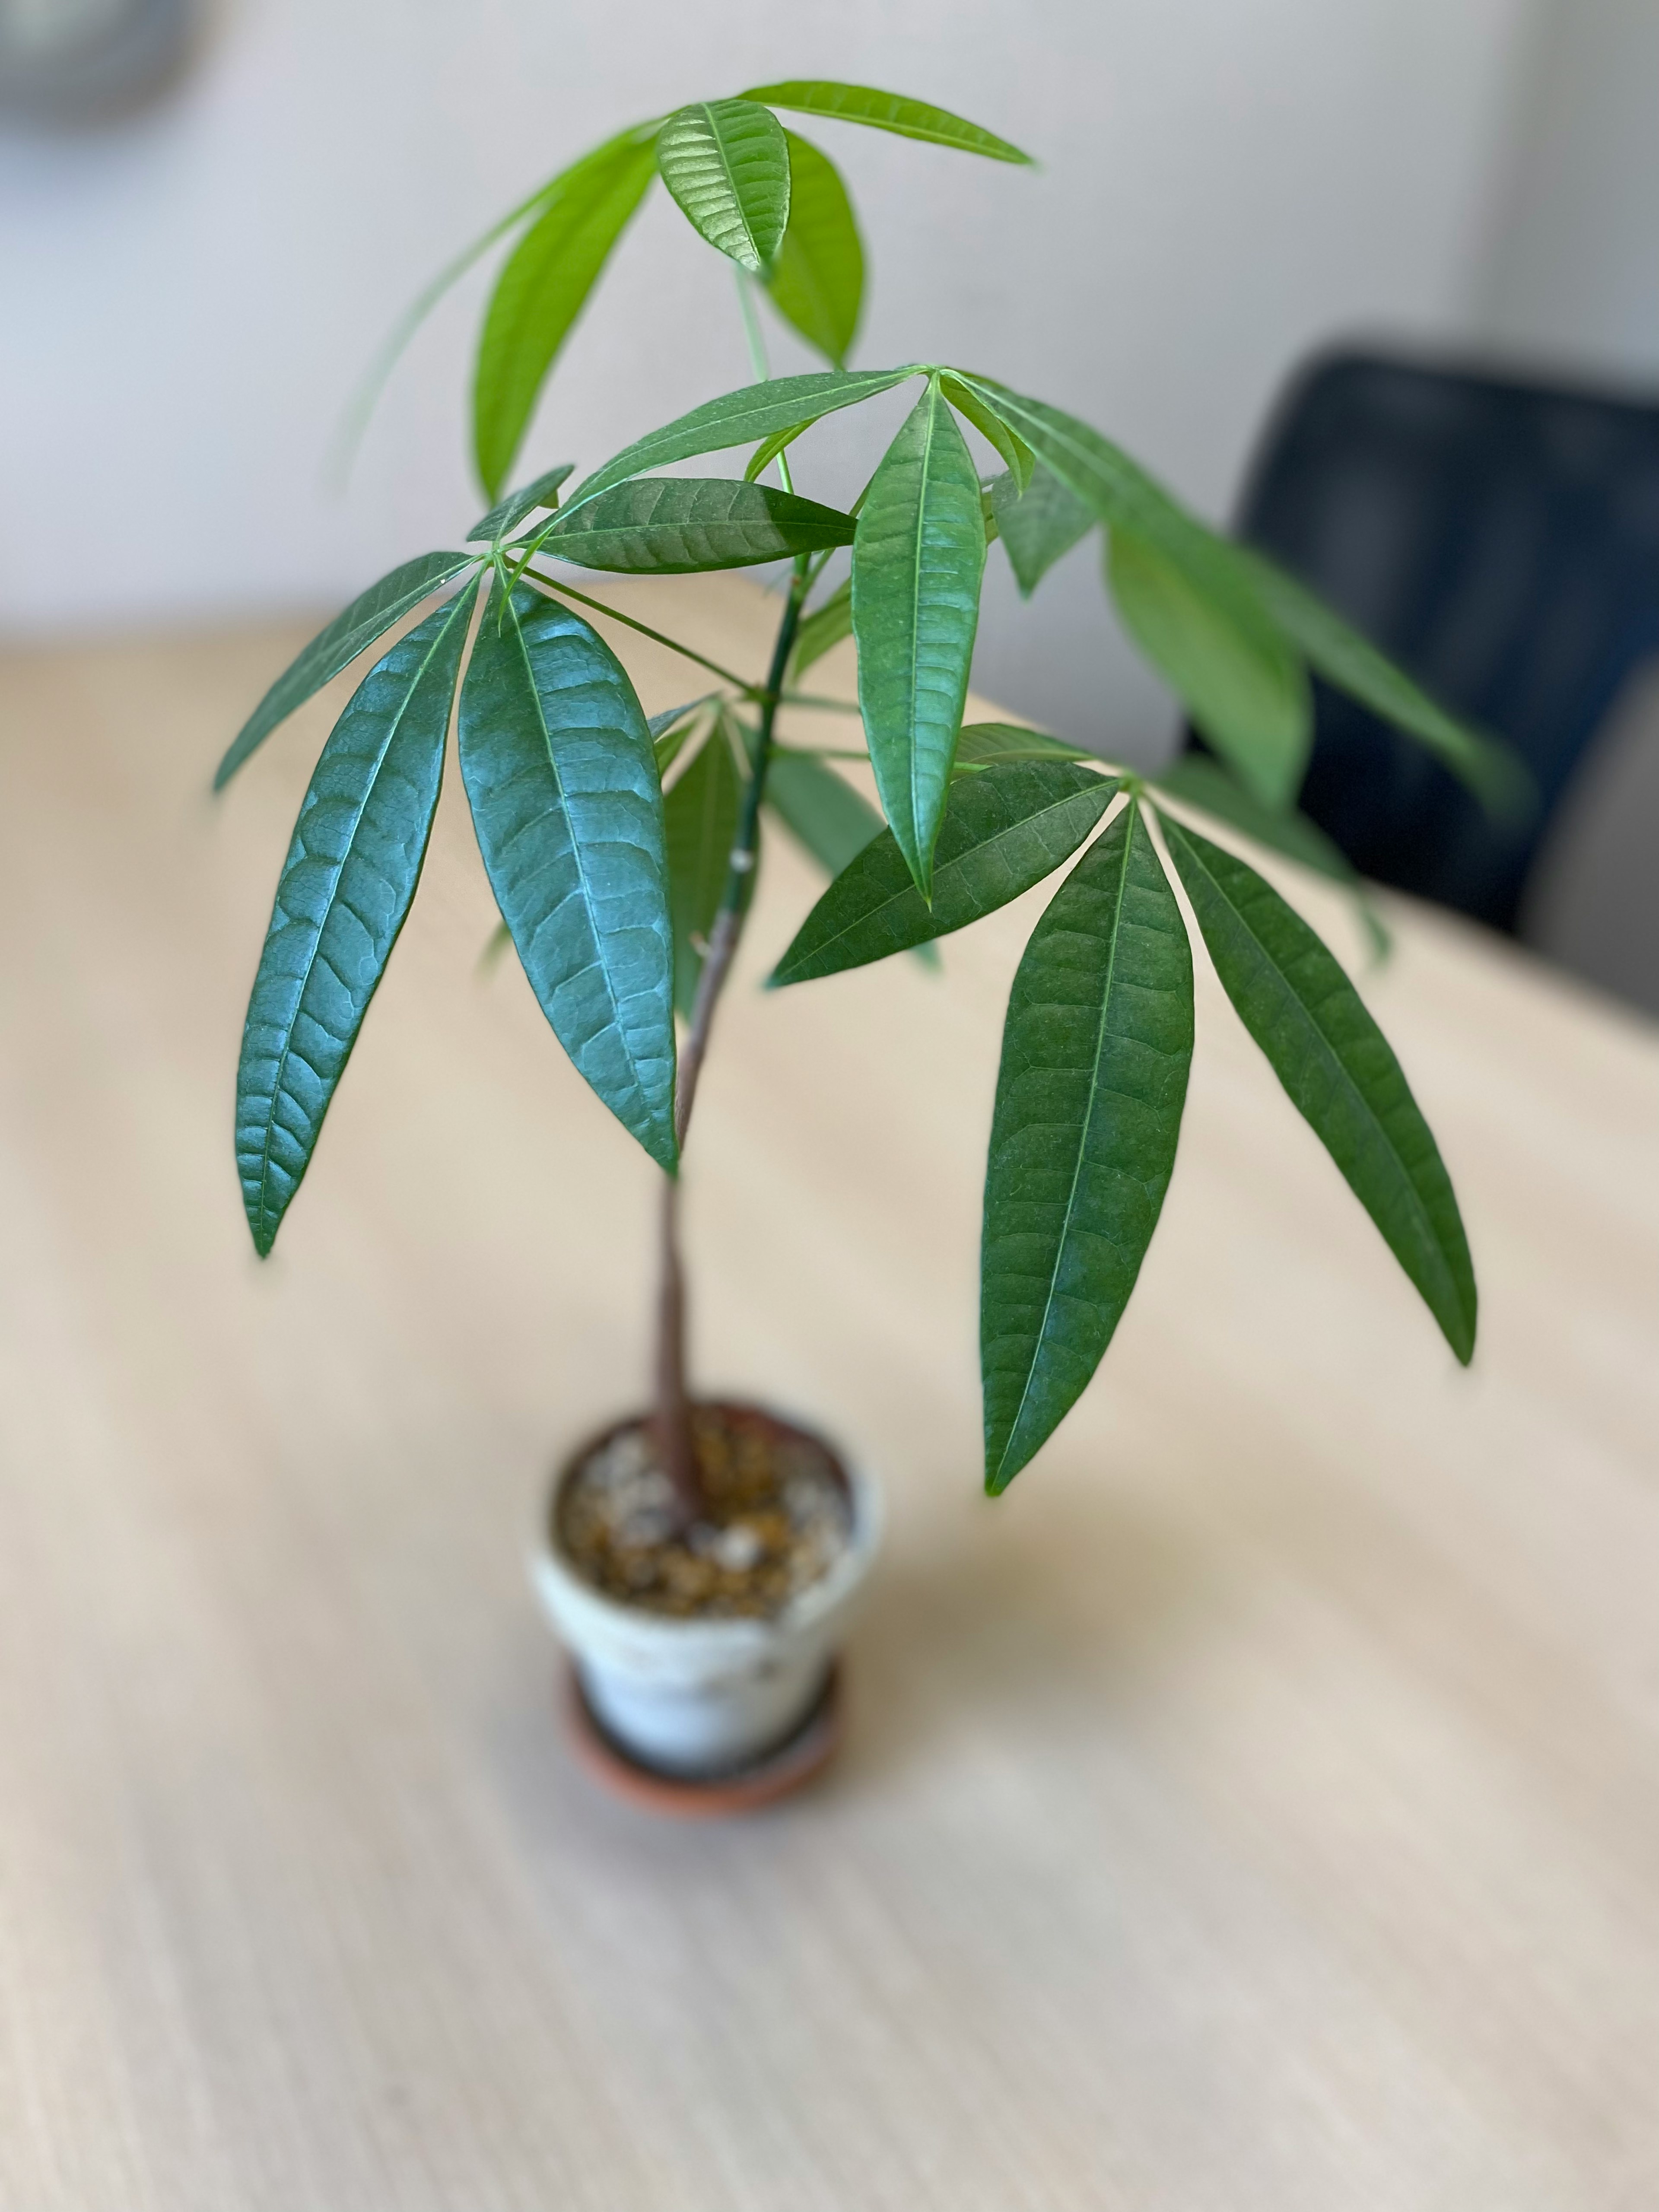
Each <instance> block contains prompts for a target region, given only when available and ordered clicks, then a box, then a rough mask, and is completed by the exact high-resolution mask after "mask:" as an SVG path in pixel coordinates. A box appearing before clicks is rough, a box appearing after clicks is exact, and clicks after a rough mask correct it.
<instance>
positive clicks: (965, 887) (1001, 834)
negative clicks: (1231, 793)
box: [771, 761, 1119, 984]
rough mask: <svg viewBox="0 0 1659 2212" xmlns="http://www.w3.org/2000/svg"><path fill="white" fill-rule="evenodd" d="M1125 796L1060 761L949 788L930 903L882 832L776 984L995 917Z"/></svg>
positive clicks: (824, 904) (783, 965) (841, 878)
mask: <svg viewBox="0 0 1659 2212" xmlns="http://www.w3.org/2000/svg"><path fill="white" fill-rule="evenodd" d="M1118 789H1119V786H1118V784H1117V782H1116V781H1115V779H1114V778H1112V777H1110V776H1102V775H1095V774H1093V773H1092V772H1091V770H1090V769H1084V768H1075V767H1073V766H1071V765H1070V764H1069V763H1065V762H1059V761H1057V762H1050V763H1044V764H1043V765H1042V766H1036V765H1029V766H1024V767H1019V766H1012V767H1002V768H987V769H986V770H985V771H984V772H983V774H982V775H975V776H971V777H969V778H966V779H965V780H964V781H963V782H961V783H959V784H957V785H955V786H953V787H952V788H951V795H950V797H949V799H947V801H946V803H945V818H944V820H943V821H942V822H941V823H940V824H939V844H938V846H937V847H936V848H935V850H934V854H933V905H932V906H931V907H929V906H928V904H927V901H926V900H925V899H924V898H923V897H922V896H921V892H920V891H919V890H917V889H916V887H915V882H914V881H913V880H912V878H911V875H910V871H909V869H908V866H906V865H905V860H904V855H903V854H902V853H901V852H900V850H899V848H898V846H897V843H896V842H895V839H894V836H893V833H892V831H891V830H890V829H886V830H884V831H883V832H882V834H881V836H879V837H877V838H875V839H874V840H873V841H872V842H871V843H870V844H868V845H866V847H865V848H864V849H863V851H862V852H860V853H859V854H856V855H855V856H854V859H853V860H850V861H849V862H848V864H847V866H845V868H844V869H843V870H842V872H840V873H839V874H838V875H837V876H836V880H835V881H834V883H832V884H830V886H829V890H827V891H825V893H824V895H823V897H822V898H821V899H820V900H819V901H818V902H817V905H816V906H815V907H814V908H813V909H812V911H811V914H809V915H807V917H806V920H805V921H804V922H803V923H802V924H801V927H800V929H799V933H798V934H797V936H796V938H795V941H794V943H793V945H791V946H790V947H789V950H788V951H787V952H786V953H785V954H784V956H783V957H782V959H781V961H780V962H779V963H778V965H777V968H776V969H775V972H774V974H773V976H772V979H771V980H772V981H773V982H774V983H775V984H785V983H805V982H806V981H809V980H810V979H811V978H812V977H814V976H817V975H837V974H839V973H840V971H841V970H842V969H845V968H862V967H864V966H866V964H867V963H869V962H870V961H872V960H884V959H885V958H886V957H887V956H888V955H889V953H891V952H902V951H905V950H906V949H907V948H908V946H911V945H922V944H926V943H927V942H928V941H929V940H930V939H933V938H936V937H944V936H946V935H948V934H949V933H950V932H951V931H952V930H956V929H963V928H965V927H967V926H968V924H969V922H972V921H979V920H980V918H981V915H987V914H994V913H995V911H996V909H997V908H999V907H1000V906H1006V905H1007V903H1008V902H1009V900H1010V899H1016V898H1018V897H1019V896H1020V894H1021V893H1022V892H1023V891H1028V890H1030V888H1031V886H1032V884H1040V883H1041V882H1042V878H1044V877H1045V876H1047V875H1050V874H1052V873H1053V872H1054V869H1056V868H1057V867H1059V866H1060V863H1061V861H1062V860H1067V859H1069V858H1070V856H1071V855H1072V854H1073V853H1074V852H1076V850H1077V848H1078V847H1079V845H1080V844H1081V843H1082V842H1083V841H1084V839H1085V837H1086V836H1088V835H1089V833H1090V831H1091V829H1093V828H1094V826H1095V824H1096V823H1097V822H1098V821H1099V819H1100V817H1101V816H1102V815H1103V813H1104V812H1105V811H1106V809H1107V808H1108V807H1109V805H1111V803H1112V801H1113V799H1115V797H1116V795H1117V792H1118Z"/></svg>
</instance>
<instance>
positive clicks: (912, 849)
mask: <svg viewBox="0 0 1659 2212" xmlns="http://www.w3.org/2000/svg"><path fill="white" fill-rule="evenodd" d="M984 567H985V527H984V524H983V522H982V520H981V515H980V501H979V478H978V477H977V476H976V475H975V472H974V463H973V457H972V455H971V454H970V453H969V451H968V447H967V446H966V444H965V443H964V441H963V435H962V433H961V431H960V430H959V429H958V428H957V422H956V417H955V416H953V415H952V414H951V410H950V408H949V406H948V405H947V404H945V399H944V398H943V397H942V396H941V394H940V392H939V386H938V384H937V383H936V382H934V381H933V380H929V382H928V386H927V390H926V391H925V392H923V393H922V395H921V399H920V400H919V401H918V402H917V403H916V405H915V408H914V409H913V410H912V411H911V413H910V415H909V416H908V417H907V419H906V421H905V422H904V423H903V424H902V427H901V428H900V430H899V434H898V435H897V437H896V438H895V439H894V441H893V442H892V444H891V445H890V447H888V449H887V452H886V453H885V454H884V457H883V459H882V462H881V465H880V466H879V467H878V469H877V471H876V473H875V475H874V477H872V479H871V483H870V489H869V491H868V492H867V494H866V496H865V501H864V505H863V507H862V508H861V509H860V513H859V519H858V535H857V537H856V538H854V541H853V634H854V636H855V637H856V638H857V640H858V648H859V705H860V709H861V710H862V713H863V715H864V727H865V734H866V737H867V738H868V740H869V745H870V761H871V765H872V767H873V769H875V772H876V787H877V789H878V791H879V792H880V793H881V799H882V805H884V807H885V809H886V811H887V819H888V820H889V822H890V823H892V825H893V835H894V836H896V838H897V840H898V842H899V849H900V851H901V852H902V854H904V857H905V859H906V860H908V863H909V866H910V872H911V873H912V874H913V875H914V876H915V879H916V882H917V884H918V885H919V886H920V887H921V892H922V896H924V897H926V896H927V889H928V884H929V880H930V878H931V875H932V870H933V840H934V839H935V837H937V836H938V835H939V817H940V814H941V812H942V811H943V809H944V805H945V793H946V792H947V791H948V790H949V789H950V787H951V758H952V757H953V755H954V753H955V751H956V742H957V730H958V728H959V727H960V726H961V723H962V709H963V701H964V700H965V699H966V697H967V696H968V670H969V663H970V662H971V660H972V659H973V653H974V632H975V628H976V627H977V624H978V622H979V587H980V578H981V574H982V573H983V571H984Z"/></svg>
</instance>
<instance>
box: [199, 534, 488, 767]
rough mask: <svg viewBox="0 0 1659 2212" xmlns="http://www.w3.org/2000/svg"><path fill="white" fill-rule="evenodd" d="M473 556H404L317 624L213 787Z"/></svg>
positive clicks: (242, 732)
mask: <svg viewBox="0 0 1659 2212" xmlns="http://www.w3.org/2000/svg"><path fill="white" fill-rule="evenodd" d="M475 557H476V556H473V555H471V554H470V553H422V555H421V556H419V558H418V559H416V560H414V561H405V562H404V564H403V566H402V568H394V569H393V570H392V574H390V575H389V576H382V577H381V579H380V582H379V583H378V584H371V585H370V586H369V587H368V590H367V591H366V592H360V593H359V595H358V596H357V598H356V599H354V600H353V601H352V602H351V605H349V607H347V608H346V610H345V611H344V612H343V614H337V615H336V617H334V619H333V621H332V622H331V623H330V624H329V625H328V628H327V629H322V630H319V631H318V633H317V635H316V636H315V637H313V639H312V641H311V642H310V644H309V645H308V646H307V647H306V649H305V651H304V652H303V653H301V655H300V656H299V658H298V659H296V660H294V661H292V662H290V664H289V666H288V667H287V668H285V669H284V670H283V673H282V674H281V675H280V676H279V677H278V678H276V682H275V683H274V684H272V685H271V687H270V690H269V691H267V692H266V694H265V696H264V698H263V699H262V700H261V701H260V702H259V703H258V706H257V707H256V708H254V710H253V712H252V714H250V715H249V716H248V718H247V720H246V722H244V723H243V725H242V726H241V728H240V730H239V731H238V732H237V733H236V738H235V741H234V744H232V745H231V747H230V749H229V750H228V752H227V753H226V755H225V757H224V758H223V759H222V761H221V762H220V763H219V766H218V769H217V772H216V775H215V776H214V779H213V787H214V789H215V790H216V791H222V789H223V788H224V787H225V785H226V784H227V783H228V782H229V781H230V779H231V777H232V776H233V775H235V773H236V771H237V769H239V768H240V766H241V765H242V763H243V762H244V761H245V760H246V758H247V757H248V756H249V754H250V753H252V752H254V751H256V750H258V747H259V746H260V745H262V744H264V741H265V739H266V738H268V737H269V736H270V733H271V732H272V731H273V730H274V729H275V728H276V725H277V724H278V723H279V722H282V721H285V720H287V719H288V717H289V715H290V714H292V713H293V712H294V710H295V708H296V707H303V706H304V704H305V702H306V701H307V699H309V698H310V697H311V696H313V693H315V692H318V691H320V690H322V688H323V686H324V684H326V683H328V682H329V681H330V680H331V678H334V677H336V676H337V675H338V674H339V672H340V671H341V670H342V669H343V668H345V667H348V666H349V665H350V664H351V662H352V661H354V660H356V658H357V656H358V654H359V653H366V652H367V651H368V648H369V647H370V646H371V645H373V644H374V642H375V641H376V639H378V638H381V637H384V636H385V635H386V632H387V630H389V629H391V628H392V624H393V623H396V622H399V621H401V620H402V618H403V617H404V615H406V614H408V613H409V612H410V609H411V608H414V607H417V606H419V605H420V603H421V601H422V599H430V598H431V596H432V594H433V592H436V591H441V590H442V588H443V586H445V585H446V584H447V583H448V582H449V581H450V580H451V579H452V578H453V577H456V576H459V574H460V573H461V571H462V569H463V568H470V567H471V565H472V562H473V560H474V558H475Z"/></svg>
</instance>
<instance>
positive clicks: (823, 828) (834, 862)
mask: <svg viewBox="0 0 1659 2212" xmlns="http://www.w3.org/2000/svg"><path fill="white" fill-rule="evenodd" d="M766 804H767V805H768V806H769V807H770V808H771V810H772V811H773V813H775V815H776V816H777V817H778V819H779V821H780V822H781V823H782V824H783V826H784V828H785V829H787V830H788V831H789V832H790V834H791V836H793V837H794V838H796V839H797V840H798V841H799V843H800V844H802V845H804V846H805V848H806V850H807V852H808V853H810V854H811V857H812V858H813V859H814V860H816V861H817V864H818V866H820V867H821V868H823V870H824V872H826V873H827V874H829V875H831V876H838V875H839V874H840V873H841V872H842V869H843V868H844V867H845V866H847V864H848V861H849V860H852V859H853V858H854V855H855V854H859V853H861V852H862V851H863V850H864V848H865V847H866V845H867V844H868V843H869V842H870V841H871V839H872V837H878V836H880V835H881V829H882V822H881V817H880V815H879V814H878V813H877V811H876V810H875V808H874V807H873V806H872V805H871V804H870V802H869V800H868V799H865V798H863V797H862V796H861V795H860V793H858V792H856V791H854V788H853V787H852V785H851V784H850V783H848V781H847V779H846V777H845V776H843V775H836V771H835V769H832V768H831V767H830V766H829V763H828V762H826V761H821V760H815V759H814V758H813V757H812V756H811V753H792V752H775V753H774V754H773V756H772V757H771V760H770V762H769V763H768V766H767V770H766Z"/></svg>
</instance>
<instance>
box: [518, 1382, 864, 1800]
mask: <svg viewBox="0 0 1659 2212" xmlns="http://www.w3.org/2000/svg"><path fill="white" fill-rule="evenodd" d="M792 1425H793V1424H792ZM840 1464H841V1465H842V1468H844V1469H845V1471H846V1474H847V1480H848V1487H849V1489H850V1491H851V1493H852V1506H853V1512H852V1534H851V1539H850V1541H849V1542H848V1547H847V1548H846V1550H845V1551H844V1552H842V1554H841V1555H840V1557H839V1558H838V1559H836V1563H835V1565H833V1566H832V1567H831V1568H830V1569H829V1572H828V1573H827V1574H825V1575H823V1576H822V1577H820V1578H819V1579H818V1580H817V1582H815V1583H811V1584H810V1585H809V1586H808V1587H807V1588H806V1589H804V1590H802V1591H801V1592H800V1593H799V1595H797V1596H795V1597H794V1598H792V1599H791V1601H789V1603H788V1605H787V1606H786V1607H785V1608H784V1609H783V1611H782V1612H781V1613H778V1614H776V1615H775V1617H774V1618H773V1619H771V1620H677V1619H674V1618H672V1617H671V1616H669V1615H666V1614H663V1613H648V1612H647V1611H646V1610H645V1609H644V1608H643V1607H635V1606H629V1605H623V1604H621V1603H619V1602H618V1601H617V1599H615V1598H612V1597H607V1596H605V1595H604V1594H603V1593H602V1592H601V1591H599V1590H597V1589H594V1587H593V1585H592V1583H589V1582H586V1581H585V1580H584V1579H583V1578H582V1577H581V1576H580V1575H579V1574H578V1573H577V1571H576V1569H575V1568H574V1565H572V1564H571V1562H570V1560H569V1559H568V1558H567V1557H566V1555H565V1553H564V1551H563V1548H562V1545H561V1544H560V1542H559V1539H558V1534H557V1526H558V1516H557V1514H556V1512H552V1511H550V1512H549V1514H548V1516H547V1518H546V1522H545V1524H544V1534H543V1539H542V1542H541V1544H540V1546H539V1547H538V1549H537V1550H536V1552H535V1553H534V1554H533V1555H532V1559H531V1578H532V1581H533V1583H534V1584H535V1587H536V1593H537V1595H538V1597H539V1598H540V1600H541V1601H542V1606H543V1608H544V1611H545V1613H546V1614H547V1617H548V1619H549V1620H550V1622H551V1623H552V1625H553V1628H554V1631H555V1633H556V1635H557V1636H558V1637H559V1638H560V1639H561V1640H562V1642H563V1644H565V1645H566V1647H567V1648H568V1650H569V1652H570V1655H571V1656H572V1658H573V1659H574V1662H575V1665H576V1671H577V1674H578V1675H579V1676H580V1681H581V1686H582V1689H583V1691H584V1692H585V1693H586V1699H587V1702H588V1705H589V1707H590V1709H591V1710H592V1713H593V1715H594V1717H595V1718H596V1719H597V1720H598V1721H599V1723H600V1724H601V1726H602V1727H603V1728H604V1729H605V1730H606V1732H607V1733H608V1734H609V1735H611V1737H613V1738H614V1739H615V1741H617V1743H618V1744H620V1745H621V1746H622V1747H623V1749H624V1750H626V1751H628V1752H630V1753H632V1754H633V1755H634V1756H635V1758H636V1759H640V1760H641V1762H642V1763H643V1764H644V1765H647V1766H649V1767H653V1768H654V1769H656V1770H657V1771H659V1772H660V1773H663V1774H668V1775H674V1776H678V1777H688V1778H690V1777H703V1776H707V1777H714V1776H716V1775H720V1774H725V1773H729V1772H731V1771H732V1770H733V1769H736V1768H739V1767H742V1766H744V1765H747V1764H749V1763H750V1761H752V1760H755V1759H759V1758H761V1757H762V1756H763V1754H764V1753H767V1752H769V1751H770V1750H772V1749H773V1748H774V1747H777V1746H780V1745H781V1744H783V1743H786V1742H787V1741H788V1739H789V1738H790V1736H791V1735H793V1734H794V1732H795V1730H796V1729H798V1728H799V1726H800V1724H801V1723H802V1722H803V1721H804V1720H805V1718H806V1717H807V1715H808V1714H809V1713H810V1712H811V1710H812V1708H813V1706H814V1705H816V1704H817V1700H818V1698H819V1696H820V1694H821V1692H822V1691H823V1685H824V1680H825V1678H826V1676H827V1675H828V1674H829V1668H830V1665H831V1663H832V1662H833V1660H834V1658H835V1656H836V1650H837V1649H838V1647H839V1645H840V1643H841V1640H842V1636H843V1634H844V1632H845V1631H846V1628H847V1625H848V1620H849V1619H850V1617H851V1615H852V1613H853V1609H854V1606H855V1604H856V1603H857V1601H858V1599H859V1596H860V1593H861V1591H862V1589H863V1587H864V1583H865V1581H866V1577H868V1575H869V1572H870V1568H871V1565H872V1562H873V1561H874V1559H875V1555H876V1548H877V1546H878V1543H879V1541H880V1538H881V1525H882V1510H881V1498H880V1492H879V1491H878V1488H877V1486H876V1485H875V1483H874V1481H873V1480H872V1478H871V1476H870V1475H869V1474H867V1473H866V1472H865V1470H864V1469H862V1468H856V1467H853V1466H850V1465H849V1464H848V1462H847V1461H845V1460H844V1459H842V1460H841V1461H840ZM559 1480H560V1483H561V1484H562V1482H563V1480H564V1474H563V1472H562V1473H561V1474H560V1477H559Z"/></svg>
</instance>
